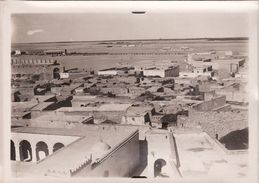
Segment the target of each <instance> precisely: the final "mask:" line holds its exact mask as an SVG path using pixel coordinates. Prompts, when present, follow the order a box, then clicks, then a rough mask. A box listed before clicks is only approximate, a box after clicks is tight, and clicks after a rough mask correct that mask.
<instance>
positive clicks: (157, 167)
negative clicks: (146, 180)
mask: <svg viewBox="0 0 259 183" xmlns="http://www.w3.org/2000/svg"><path fill="white" fill-rule="evenodd" d="M164 166H166V161H165V160H164V159H157V160H156V161H155V163H154V177H165V175H163V167H164Z"/></svg>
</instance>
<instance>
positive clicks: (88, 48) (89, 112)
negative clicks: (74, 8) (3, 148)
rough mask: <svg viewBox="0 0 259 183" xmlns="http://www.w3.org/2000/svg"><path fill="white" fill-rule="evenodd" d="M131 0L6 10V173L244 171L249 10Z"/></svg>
mask: <svg viewBox="0 0 259 183" xmlns="http://www.w3.org/2000/svg"><path fill="white" fill-rule="evenodd" d="M140 7H141V8H135V9H131V8H127V7H126V8H123V9H122V10H121V11H118V12H116V11H111V12H108V11H98V7H97V8H96V12H95V11H93V10H91V11H89V12H88V11H87V10H86V11H84V12H83V11H80V12H78V13H77V12H73V13H71V12H61V13H60V12H58V13H55V12H46V13H44V12H38V13H35V12H32V13H19V12H18V13H11V15H10V21H11V23H10V26H11V48H10V53H8V54H9V55H10V61H9V64H10V71H11V73H10V76H9V77H10V80H11V81H10V88H11V89H10V93H9V95H10V99H11V104H10V108H11V109H10V113H11V114H10V118H11V119H10V127H9V131H10V139H8V143H10V145H8V148H9V162H10V168H11V170H10V171H11V176H12V177H14V178H15V177H16V178H53V177H55V178H74V177H81V178H93V177H102V178H105V179H107V178H112V177H117V178H128V179H130V180H135V179H137V178H146V179H167V180H184V179H190V180H192V179H211V180H214V179H215V180H225V179H226V180H235V179H237V180H241V181H242V180H246V179H247V178H249V168H250V167H249V165H250V164H249V153H250V152H249V149H250V146H249V144H250V143H249V141H250V139H249V137H250V133H249V132H250V124H251V123H253V122H250V121H249V119H250V118H249V102H250V100H249V92H250V91H251V90H250V89H249V85H248V83H249V72H248V70H250V68H249V66H250V65H251V64H250V62H257V61H256V60H253V61H252V60H251V58H250V55H251V53H250V47H249V44H250V41H251V37H250V34H251V30H250V27H251V25H250V24H251V15H250V14H249V11H233V12H231V11H230V12H228V11H205V10H204V9H203V10H201V11H190V10H186V11H174V9H173V10H170V11H169V10H167V11H161V12H159V11H158V10H154V9H152V8H145V7H142V6H140ZM230 9H231V7H230ZM255 77H256V76H255ZM138 180H139V179H138ZM141 180H144V179H141Z"/></svg>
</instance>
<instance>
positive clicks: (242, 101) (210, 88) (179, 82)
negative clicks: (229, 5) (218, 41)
mask: <svg viewBox="0 0 259 183" xmlns="http://www.w3.org/2000/svg"><path fill="white" fill-rule="evenodd" d="M217 54H218V55H217ZM231 54H232V52H219V53H214V52H213V53H196V54H194V53H193V54H190V55H189V56H188V60H187V61H188V64H189V65H190V66H192V67H191V69H189V71H188V72H186V71H185V72H182V71H180V68H179V65H177V64H176V63H175V62H172V61H168V60H165V61H159V62H158V61H156V62H155V61H149V60H147V61H141V62H138V63H134V64H132V66H125V67H113V68H107V69H103V70H99V71H97V72H96V74H91V73H77V75H73V73H71V74H70V73H69V72H66V71H65V69H63V71H62V72H61V70H62V69H61V68H60V69H57V67H58V64H57V63H55V62H54V61H52V62H51V63H49V62H47V64H48V67H49V68H52V67H54V66H55V69H54V70H53V71H51V72H52V74H53V75H52V79H49V80H46V79H45V80H42V79H40V78H39V79H38V80H37V79H36V80H35V81H34V82H28V80H26V79H24V80H23V79H22V78H19V80H17V79H16V78H13V83H12V86H13V88H12V119H13V120H12V123H13V125H14V126H17V125H18V126H19V125H22V126H23V125H25V124H26V125H30V126H38V125H40V126H42V125H43V126H53V125H51V123H52V121H53V120H48V121H49V122H48V123H39V122H37V121H38V119H37V118H38V117H42V116H45V115H47V116H48V115H51V116H56V118H59V117H60V116H67V119H66V118H62V121H63V122H64V123H67V124H74V122H73V123H71V121H70V120H69V119H70V116H71V115H72V116H77V115H79V116H87V117H88V118H87V120H85V119H84V120H79V121H78V123H86V124H87V123H96V124H100V123H111V124H113V123H114V124H132V125H148V126H150V127H155V128H167V127H168V126H177V118H178V116H179V115H180V116H181V115H185V116H188V112H189V111H190V110H194V111H214V112H224V111H229V110H231V109H232V108H233V107H234V108H239V109H244V110H245V109H246V106H247V99H246V90H245V89H244V88H245V87H243V86H245V84H246V81H245V80H244V79H243V78H237V77H231V72H232V71H233V70H231V69H230V70H229V72H228V74H229V77H228V78H224V79H221V80H220V81H219V80H217V79H215V78H213V76H214V75H213V74H214V72H217V71H218V69H219V68H218V67H215V64H216V63H217V64H218V65H222V64H221V62H222V60H217V59H218V58H220V59H224V58H226V59H227V60H226V59H225V60H224V63H225V62H228V61H229V60H230V59H231V57H230V56H231ZM215 55H217V56H215ZM223 56H225V57H223ZM211 59H213V60H211ZM14 61H15V66H16V67H15V68H16V70H17V64H18V63H20V65H23V63H27V62H24V61H23V62H21V61H20V62H18V60H17V59H15V60H14ZM36 61H37V60H36ZM44 63H45V62H44ZM234 63H237V64H238V65H237V68H239V67H241V68H242V66H243V65H244V58H242V59H241V58H239V59H238V60H237V59H236V58H234V59H233V60H232V61H229V63H228V65H227V66H225V67H230V68H232V65H233V64H234ZM53 64H54V66H53ZM18 65H19V64H18ZM34 65H35V67H36V66H39V67H42V61H41V60H38V62H36V63H34ZM43 65H44V64H43ZM223 65H224V64H223ZM19 68H20V69H19V72H21V73H22V70H23V69H22V68H23V67H19ZM50 70H51V69H50ZM43 72H44V70H42V73H43ZM39 73H40V71H39ZM30 74H31V75H32V73H30ZM57 75H59V76H60V75H61V76H62V75H66V77H57ZM203 76H206V77H203ZM53 118H54V117H53ZM47 119H49V118H47ZM54 121H58V120H54ZM46 124H48V125H46ZM58 124H60V123H58ZM181 125H182V126H184V125H183V124H182V123H181ZM57 126H58V125H57ZM60 126H62V127H64V124H60ZM65 126H66V125H65ZM178 126H179V125H178ZM67 127H69V125H67Z"/></svg>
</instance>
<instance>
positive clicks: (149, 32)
mask: <svg viewBox="0 0 259 183" xmlns="http://www.w3.org/2000/svg"><path fill="white" fill-rule="evenodd" d="M247 29H248V20H247V16H246V15H245V14H237V13H235V14H234V13H225V14H222V13H221V14H220V13H209V14H208V13H204V14H201V13H199V14H198V13H195V14H194V13H192V14H190V13H188V14H187V13H174V14H168V13H167V14H165V13H159V14H158V13H151V12H147V13H146V14H142V15H136V14H131V13H125V14H124V13H119V14H112V13H105V14H96V13H95V14H94V13H91V14H15V15H13V16H12V32H13V34H12V42H14V43H25V42H55V41H89V40H91V41H92V40H117V39H118V40H119V39H160V38H161V39H166V38H204V37H246V36H248V32H247Z"/></svg>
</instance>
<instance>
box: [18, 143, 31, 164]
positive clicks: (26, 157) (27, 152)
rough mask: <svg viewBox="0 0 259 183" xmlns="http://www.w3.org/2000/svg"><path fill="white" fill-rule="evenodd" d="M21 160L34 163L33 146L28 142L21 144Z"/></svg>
mask: <svg viewBox="0 0 259 183" xmlns="http://www.w3.org/2000/svg"><path fill="white" fill-rule="evenodd" d="M19 148H20V149H19V150H20V158H21V161H25V162H30V161H32V150H31V144H30V143H29V142H28V141H27V140H23V141H21V142H20V147H19Z"/></svg>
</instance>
